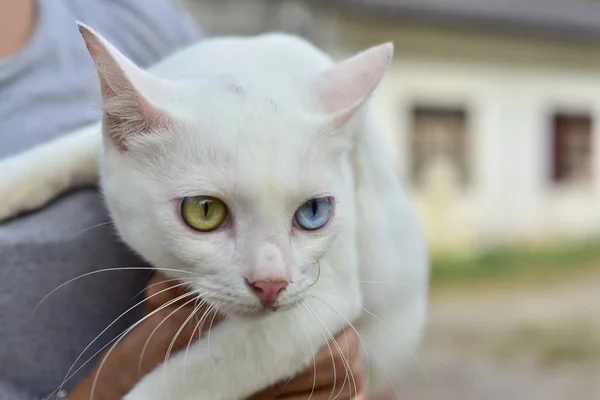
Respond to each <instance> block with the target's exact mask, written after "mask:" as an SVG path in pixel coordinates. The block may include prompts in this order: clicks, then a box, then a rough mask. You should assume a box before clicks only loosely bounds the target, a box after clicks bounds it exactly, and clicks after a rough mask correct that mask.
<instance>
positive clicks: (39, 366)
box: [0, 0, 360, 400]
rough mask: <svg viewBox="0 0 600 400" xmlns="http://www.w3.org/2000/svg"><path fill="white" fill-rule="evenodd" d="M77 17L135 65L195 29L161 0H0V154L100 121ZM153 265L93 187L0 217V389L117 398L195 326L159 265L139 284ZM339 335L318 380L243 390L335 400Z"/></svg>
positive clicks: (352, 346) (21, 396) (319, 366)
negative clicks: (128, 243) (117, 229)
mask: <svg viewBox="0 0 600 400" xmlns="http://www.w3.org/2000/svg"><path fill="white" fill-rule="evenodd" d="M75 20H81V21H84V22H85V23H89V24H90V25H91V26H94V27H99V28H101V29H102V31H103V32H104V33H106V34H107V35H111V36H110V39H111V40H112V41H113V42H114V43H117V44H118V45H119V46H120V48H121V49H122V50H123V51H124V52H126V53H127V55H128V56H129V57H131V58H132V59H133V60H134V61H135V62H136V63H137V64H138V65H141V66H148V65H150V64H153V63H154V62H156V61H158V60H159V59H161V58H163V57H164V56H166V55H168V54H170V53H171V52H173V51H174V50H176V49H178V48H181V47H183V46H185V45H187V44H189V43H192V42H193V41H196V40H200V39H201V37H202V35H201V33H200V31H199V30H198V29H197V27H196V26H195V25H194V23H193V22H192V21H191V19H190V18H189V17H188V16H187V15H185V14H184V13H183V12H181V10H179V9H178V8H177V6H176V5H175V4H173V3H172V2H171V1H169V0H127V1H125V0H54V1H52V2H50V1H42V0H38V1H35V0H19V1H14V0H0V158H2V157H7V156H9V155H11V154H14V153H17V152H20V151H23V150H24V149H26V148H29V147H32V146H33V145H35V144H37V143H40V142H43V141H46V140H49V139H51V138H54V137H56V136H58V135H59V134H60V133H61V132H65V131H68V130H70V129H74V128H76V127H79V126H84V125H86V124H89V123H90V122H93V121H95V120H97V119H98V118H99V115H100V114H99V112H98V111H97V110H95V109H94V108H93V107H91V105H94V104H97V103H98V102H99V99H100V93H99V88H98V87H97V85H96V84H95V82H97V80H96V78H95V70H94V66H93V65H92V62H91V60H90V59H89V57H88V55H87V54H86V51H85V48H84V44H83V42H82V41H81V38H80V36H79V35H78V33H77V28H76V25H75ZM92 82H93V83H94V84H91V83H92ZM0 179H1V178H0ZM150 272H151V271H150V268H149V267H148V266H146V265H145V264H144V263H143V262H142V261H141V260H139V259H138V258H137V257H136V256H135V255H134V254H132V252H131V251H130V250H128V249H127V248H125V247H124V246H123V245H122V244H120V243H119V242H118V241H117V240H116V237H115V235H114V234H113V232H112V231H111V226H110V223H109V222H108V216H107V215H106V212H105V210H104V207H103V205H102V203H101V201H100V199H99V196H98V195H97V193H96V192H95V191H93V190H87V191H86V190H84V191H79V192H77V193H73V194H70V195H67V196H65V197H63V198H62V199H60V200H59V201H57V202H54V203H53V204H52V205H50V206H49V207H47V208H45V209H44V210H41V211H40V212H38V213H35V214H32V215H29V216H24V217H21V218H18V219H15V220H12V221H9V222H8V223H6V224H4V225H2V226H0V399H2V400H33V399H40V398H44V397H45V396H47V395H48V394H51V396H52V397H50V398H68V399H70V400H79V399H89V398H90V396H91V394H90V393H91V390H92V386H94V384H95V386H94V397H93V398H94V399H96V400H105V399H106V400H114V399H117V398H120V397H122V396H123V395H124V394H126V393H127V392H128V391H129V390H130V389H131V388H132V387H133V386H134V385H135V383H136V382H137V381H138V380H139V379H140V378H141V377H143V375H144V374H145V373H147V372H149V371H151V370H152V369H153V368H154V367H155V366H156V365H158V364H159V363H161V362H162V361H163V360H164V359H165V357H166V355H167V352H168V347H169V344H170V343H171V341H172V339H173V337H174V336H175V334H176V333H178V338H177V340H176V341H175V342H174V343H175V346H174V347H175V350H177V349H179V350H181V349H183V350H185V347H186V346H187V345H188V343H189V341H190V340H191V339H192V338H193V336H197V335H198V332H197V331H196V332H195V329H194V328H195V324H191V323H188V324H186V325H185V327H184V329H181V330H180V329H179V328H180V327H181V326H182V324H184V323H185V322H186V321H187V320H189V318H188V317H189V316H190V313H191V312H192V308H191V307H183V308H178V305H177V304H171V305H169V302H170V301H171V300H174V299H176V297H177V293H178V292H177V290H178V289H177V288H176V287H175V286H176V285H175V284H174V283H173V282H169V281H168V280H166V278H164V277H163V276H162V275H160V271H159V273H156V274H155V275H153V277H152V279H151V280H150V281H148V279H147V278H148V276H149V273H150ZM65 282H70V283H68V284H65ZM63 284H65V285H64V286H61V285H63ZM58 287H59V289H57V290H56V291H54V292H53V290H54V289H56V288H58ZM144 290H145V297H146V300H147V301H146V302H145V304H146V310H141V309H140V307H136V308H132V309H130V307H131V306H132V305H133V304H135V303H141V301H140V300H144V299H143V298H141V299H140V298H139V297H138V296H137V295H136V294H138V293H139V292H144ZM50 292H52V294H51V295H50V296H48V297H47V298H45V299H44V301H42V302H41V304H39V307H38V303H39V302H40V300H41V299H42V298H44V296H45V295H46V294H48V293H50ZM132 300H133V302H132ZM128 309H129V311H128V312H125V313H124V311H126V310H128ZM32 310H35V311H34V312H32ZM144 313H145V315H147V316H149V318H147V319H144V320H143V322H141V323H139V325H137V326H136V327H135V328H133V329H131V330H130V331H128V333H127V334H126V335H125V336H124V338H123V340H121V341H120V342H119V344H118V345H117V346H115V348H114V350H113V351H112V352H111V355H110V356H108V357H106V362H105V363H104V364H103V366H102V368H100V366H101V362H102V360H103V359H104V357H102V356H101V355H102V354H106V351H107V349H108V348H110V347H106V348H105V345H108V344H109V343H110V342H111V340H112V339H113V338H116V337H117V336H118V335H119V334H120V333H121V332H124V331H127V330H128V328H129V327H130V326H132V325H134V324H136V323H137V322H138V321H140V319H141V317H143V316H144ZM207 320H208V319H207ZM193 321H194V322H195V321H196V320H195V319H194V320H193ZM210 322H214V324H216V323H218V322H217V321H215V319H214V318H213V319H211V320H210ZM205 325H211V324H205ZM107 327H108V328H107ZM209 328H210V327H209V326H203V327H201V329H200V330H201V331H202V332H203V333H206V332H207V331H208V330H209ZM178 331H179V332H178ZM100 332H102V334H101V335H99V336H98V337H96V335H98V333H100ZM336 340H337V341H338V344H339V347H340V348H342V349H348V352H347V353H346V354H343V355H340V354H331V355H330V353H329V352H330V350H329V349H327V348H326V349H323V351H322V352H321V353H320V354H319V355H318V357H317V358H316V361H315V368H316V370H317V376H316V377H313V367H312V366H311V367H310V368H309V370H308V371H307V372H306V373H305V374H303V375H300V376H298V377H297V378H295V379H293V380H292V381H291V382H289V383H287V384H282V385H280V386H279V387H276V388H266V389H265V391H264V392H263V393H259V394H257V395H256V396H255V397H254V398H255V399H270V398H279V399H301V398H302V399H303V398H308V397H309V396H310V395H311V393H313V392H314V393H313V394H312V399H315V400H318V399H320V398H324V399H325V398H329V397H330V395H331V393H332V389H334V390H335V393H337V392H338V391H339V392H340V395H339V396H338V397H337V398H351V396H353V395H356V394H355V393H349V392H348V390H347V389H348V387H349V385H348V379H347V378H346V376H345V375H346V370H345V368H344V362H343V361H344V358H348V359H349V361H350V365H351V366H352V367H353V369H352V373H353V374H354V380H356V381H357V382H360V379H358V378H359V376H358V373H359V371H358V368H357V367H356V365H357V360H358V354H357V348H358V343H357V342H358V339H357V337H356V335H355V334H354V332H353V331H352V330H347V331H346V332H343V333H342V334H340V335H338V337H337V338H336ZM90 343H91V344H90ZM146 343H147V344H148V346H147V348H146V349H145V352H144V357H143V358H142V357H141V353H142V350H143V348H144V347H145V344H146ZM88 344H90V346H88ZM86 346H87V347H86ZM332 347H333V346H332ZM84 348H85V351H83V352H82V353H81V354H80V352H81V350H82V349H84ZM334 353H335V351H334ZM87 360H90V361H89V362H87V363H86V361H87ZM73 361H76V362H75V363H74V364H73ZM93 363H95V365H92V364H93ZM71 366H72V368H71ZM345 378H346V379H345ZM336 382H337V385H338V387H337V388H334V385H335V384H336ZM342 382H346V385H345V388H346V390H340V389H341V388H340V386H341V384H342ZM232 384H235V383H232ZM57 387H61V388H64V389H67V390H66V391H60V392H57V391H55V389H56V388H57ZM321 396H322V397H321Z"/></svg>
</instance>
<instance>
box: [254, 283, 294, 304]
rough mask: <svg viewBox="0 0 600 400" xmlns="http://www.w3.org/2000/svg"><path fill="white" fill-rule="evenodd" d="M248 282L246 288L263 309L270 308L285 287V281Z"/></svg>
mask: <svg viewBox="0 0 600 400" xmlns="http://www.w3.org/2000/svg"><path fill="white" fill-rule="evenodd" d="M247 282H248V286H250V288H251V289H252V291H253V292H254V294H256V296H257V297H258V299H259V300H260V303H261V304H262V305H263V306H264V307H270V306H271V305H273V303H275V300H277V296H278V295H279V293H281V291H282V290H283V289H284V288H285V287H286V286H287V284H288V283H287V281H255V282H250V281H247Z"/></svg>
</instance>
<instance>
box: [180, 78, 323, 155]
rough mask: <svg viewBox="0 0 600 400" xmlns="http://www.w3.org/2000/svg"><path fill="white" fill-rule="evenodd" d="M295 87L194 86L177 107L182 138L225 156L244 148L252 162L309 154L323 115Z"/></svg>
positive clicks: (228, 83) (228, 82) (224, 83)
mask: <svg viewBox="0 0 600 400" xmlns="http://www.w3.org/2000/svg"><path fill="white" fill-rule="evenodd" d="M286 86H287V87H286ZM290 86H291V85H286V84H285V83H282V84H279V85H278V84H273V83H271V84H269V85H265V84H262V85H261V84H243V83H240V82H237V81H235V80H233V79H228V80H221V81H217V82H209V83H207V84H204V85H198V86H197V87H195V88H194V87H192V88H189V87H188V88H186V89H185V90H184V93H183V95H181V96H180V98H179V99H178V100H179V101H178V103H175V104H174V105H173V106H172V107H171V108H172V110H173V112H174V114H177V115H180V116H182V117H183V118H181V122H182V129H181V133H177V135H176V136H178V137H179V138H178V139H179V141H181V142H183V143H182V145H183V146H188V147H189V146H192V147H194V148H195V149H196V150H198V151H200V153H202V150H208V149H210V150H211V152H212V153H217V152H220V153H223V154H222V155H223V156H226V155H227V154H228V153H231V152H232V151H235V154H236V155H238V153H239V151H240V150H242V151H243V153H244V154H245V155H247V156H248V157H247V158H252V157H249V156H251V155H256V156H259V155H261V154H263V153H265V152H267V153H271V154H275V153H277V154H280V153H282V152H283V153H285V152H292V153H294V154H298V153H302V152H303V151H304V152H306V151H309V149H308V148H309V147H310V146H311V143H312V142H313V140H314V136H315V135H316V134H318V132H319V129H320V126H321V125H322V123H323V117H322V116H320V115H318V114H316V113H314V112H311V110H310V107H309V106H308V105H307V103H306V102H303V99H302V98H301V95H300V93H294V90H293V88H291V87H290Z"/></svg>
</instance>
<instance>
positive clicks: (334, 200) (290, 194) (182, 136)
mask: <svg viewBox="0 0 600 400" xmlns="http://www.w3.org/2000/svg"><path fill="white" fill-rule="evenodd" d="M80 32H81V34H82V36H83V38H84V40H85V43H86V45H87V48H88V50H89V53H90V55H91V57H92V59H93V61H94V63H95V65H96V68H97V70H98V76H99V80H100V87H101V91H102V98H103V110H104V116H103V136H104V156H103V159H102V162H101V177H102V178H101V179H102V187H103V191H104V196H105V199H106V202H107V205H108V208H109V210H110V212H111V215H112V217H113V219H114V221H115V225H116V227H117V229H118V231H119V234H120V235H121V237H122V238H123V240H124V241H125V242H126V243H127V244H129V245H130V246H131V247H132V248H133V249H134V250H136V251H137V252H138V253H139V254H141V255H142V256H143V257H144V258H145V259H147V260H148V261H149V262H150V263H152V264H153V265H154V266H155V267H157V268H158V269H161V270H163V271H164V272H165V273H166V274H168V275H170V276H172V277H175V278H178V279H179V280H181V282H182V283H183V284H185V285H187V286H189V287H190V288H191V289H192V290H195V291H197V292H198V293H199V294H200V295H201V296H202V298H203V299H204V300H206V301H207V302H209V303H210V304H213V305H215V306H216V307H217V308H218V309H219V310H220V311H221V312H224V313H229V314H235V315H253V314H260V313H263V312H265V310H273V309H281V308H288V307H292V306H294V305H295V304H297V303H298V302H299V301H300V300H302V299H303V298H304V296H306V295H307V291H308V290H309V288H310V287H311V285H313V284H314V283H315V281H316V280H317V279H318V277H319V273H320V272H322V271H320V268H322V266H321V265H320V264H321V263H320V260H321V259H322V258H323V257H324V255H325V254H326V253H327V252H328V250H329V249H330V248H331V246H332V245H333V244H334V243H335V241H336V240H341V239H340V237H341V236H344V237H346V238H353V234H352V232H353V231H354V229H355V226H354V223H355V222H354V218H355V217H354V188H353V179H354V178H353V173H352V168H351V164H350V161H349V153H350V151H349V150H350V149H351V148H352V145H353V143H354V133H355V132H356V124H357V123H360V117H359V116H360V114H361V110H362V108H363V107H362V106H363V105H364V103H365V101H366V100H367V98H368V97H369V95H370V94H371V92H372V91H373V90H374V88H375V87H376V85H377V84H378V82H379V81H380V79H381V77H382V75H383V73H384V72H385V70H386V69H387V67H388V64H389V62H390V60H391V56H392V51H393V48H392V46H391V44H385V45H381V46H378V47H374V48H371V49H369V50H367V51H365V52H362V53H359V54H358V55H356V56H354V57H352V58H350V59H347V60H345V61H342V62H340V63H337V64H332V65H331V66H330V67H329V68H327V69H325V70H324V71H322V72H320V73H317V74H315V75H314V76H312V77H310V78H309V79H302V80H292V79H290V80H289V81H286V82H282V81H281V80H280V81H278V82H277V83H276V84H275V83H274V82H269V81H268V80H267V81H265V80H256V81H251V80H250V81H249V80H247V79H246V80H243V81H241V80H239V79H237V77H235V76H216V75H215V76H198V77H195V78H194V79H188V80H179V81H172V80H166V79H164V78H159V77H158V76H155V75H153V74H151V73H150V72H148V71H144V70H142V69H140V68H138V67H137V66H136V65H134V64H133V63H132V62H131V61H130V60H128V59H127V58H126V57H125V56H124V55H123V54H121V53H120V52H119V51H118V50H117V49H115V48H114V47H113V46H112V45H111V44H110V43H108V42H107V41H106V40H105V39H103V38H102V37H101V36H99V35H98V34H96V33H95V32H94V31H92V30H91V29H90V28H88V27H86V26H85V25H80ZM200 62H205V63H210V62H211V60H210V59H209V57H208V58H206V59H203V60H200ZM248 62H256V61H253V60H248ZM344 232H345V234H343V233H344ZM346 240H347V239H346ZM347 245H349V246H353V244H352V243H347ZM326 268H345V266H344V265H338V266H329V265H328V266H326Z"/></svg>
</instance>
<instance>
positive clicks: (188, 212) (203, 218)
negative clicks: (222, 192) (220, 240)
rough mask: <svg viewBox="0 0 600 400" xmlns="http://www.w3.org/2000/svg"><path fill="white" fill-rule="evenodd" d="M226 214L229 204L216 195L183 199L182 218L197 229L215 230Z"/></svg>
mask: <svg viewBox="0 0 600 400" xmlns="http://www.w3.org/2000/svg"><path fill="white" fill-rule="evenodd" d="M226 216H227V206H226V205H225V203H223V202H222V201H221V200H219V199H215V198H214V197H208V196H194V197H185V198H183V200H181V218H183V221H184V222H185V223H186V224H187V225H188V226H189V227H190V228H192V229H194V230H196V231H200V232H210V231H214V230H215V229H217V228H218V227H219V226H221V224H222V223H223V221H224V220H225V217H226Z"/></svg>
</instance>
